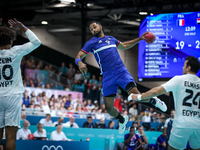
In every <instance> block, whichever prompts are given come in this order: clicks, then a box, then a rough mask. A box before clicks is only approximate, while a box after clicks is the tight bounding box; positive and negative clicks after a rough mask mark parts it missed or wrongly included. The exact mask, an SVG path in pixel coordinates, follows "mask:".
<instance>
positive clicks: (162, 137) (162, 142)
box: [155, 130, 167, 150]
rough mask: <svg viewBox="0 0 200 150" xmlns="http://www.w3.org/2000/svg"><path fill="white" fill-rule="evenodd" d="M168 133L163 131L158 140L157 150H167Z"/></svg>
mask: <svg viewBox="0 0 200 150" xmlns="http://www.w3.org/2000/svg"><path fill="white" fill-rule="evenodd" d="M166 136H167V134H166V131H165V130H163V132H162V134H161V135H160V136H159V137H158V138H157V140H156V146H155V150H165V148H166Z"/></svg>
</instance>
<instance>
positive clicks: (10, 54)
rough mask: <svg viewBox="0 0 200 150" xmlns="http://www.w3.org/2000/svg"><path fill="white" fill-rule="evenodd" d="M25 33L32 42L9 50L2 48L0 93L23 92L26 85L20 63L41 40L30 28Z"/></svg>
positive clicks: (0, 51)
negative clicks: (24, 84) (23, 81)
mask: <svg viewBox="0 0 200 150" xmlns="http://www.w3.org/2000/svg"><path fill="white" fill-rule="evenodd" d="M25 34H26V35H27V37H28V39H29V40H30V42H28V43H26V44H23V45H19V46H13V47H12V48H11V49H9V50H0V95H1V96H9V95H11V94H17V93H23V92H24V87H23V83H22V77H21V69H20V63H21V59H22V57H23V56H24V55H27V54H28V53H30V52H32V51H33V50H34V49H36V48H37V47H38V46H40V44H41V42H40V40H39V39H38V38H37V36H36V35H35V34H34V33H33V32H32V31H31V30H30V29H28V30H27V31H26V32H25Z"/></svg>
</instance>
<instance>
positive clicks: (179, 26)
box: [138, 12, 200, 81]
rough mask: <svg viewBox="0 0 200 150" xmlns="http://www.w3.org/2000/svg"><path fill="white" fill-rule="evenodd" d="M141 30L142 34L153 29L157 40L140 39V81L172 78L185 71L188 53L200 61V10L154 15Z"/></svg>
mask: <svg viewBox="0 0 200 150" xmlns="http://www.w3.org/2000/svg"><path fill="white" fill-rule="evenodd" d="M139 30H140V31H139V36H141V35H142V34H143V33H144V32H146V31H150V32H153V33H154V34H155V36H156V41H155V42H154V43H152V44H147V43H146V42H145V41H144V40H143V41H141V42H140V43H139V49H138V81H148V80H157V81H158V80H168V79H169V78H172V77H174V76H175V75H182V73H183V71H182V67H183V65H184V61H185V57H187V56H195V57H197V58H198V59H199V61H200V12H187V13H170V14H158V15H150V16H147V17H146V18H145V19H144V20H143V22H142V23H141V25H140V29H139ZM197 75H198V76H199V75H200V72H198V74H197Z"/></svg>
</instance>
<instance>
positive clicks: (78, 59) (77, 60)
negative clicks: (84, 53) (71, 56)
mask: <svg viewBox="0 0 200 150" xmlns="http://www.w3.org/2000/svg"><path fill="white" fill-rule="evenodd" d="M79 61H81V59H80V58H77V59H76V61H75V62H76V65H77V66H78V62H79Z"/></svg>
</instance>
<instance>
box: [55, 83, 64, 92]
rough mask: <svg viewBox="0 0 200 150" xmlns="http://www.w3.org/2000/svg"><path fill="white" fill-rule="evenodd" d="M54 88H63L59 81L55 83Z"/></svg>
mask: <svg viewBox="0 0 200 150" xmlns="http://www.w3.org/2000/svg"><path fill="white" fill-rule="evenodd" d="M56 89H57V90H63V87H62V85H61V83H60V81H58V82H57V84H56Z"/></svg>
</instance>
